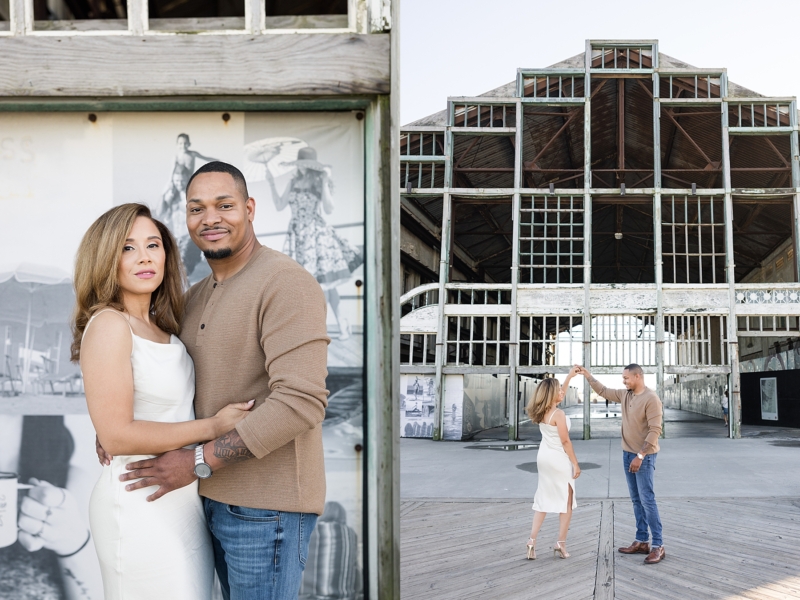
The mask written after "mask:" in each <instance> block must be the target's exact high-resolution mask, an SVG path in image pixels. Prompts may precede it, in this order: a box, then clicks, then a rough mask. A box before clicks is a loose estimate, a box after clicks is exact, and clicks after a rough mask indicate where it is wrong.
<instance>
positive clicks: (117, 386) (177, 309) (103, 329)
mask: <svg viewBox="0 0 800 600" xmlns="http://www.w3.org/2000/svg"><path fill="white" fill-rule="evenodd" d="M184 280H185V277H184V276H183V271H182V267H181V264H180V255H179V253H178V250H177V245H176V243H175V240H174V238H173V237H172V235H171V234H170V233H169V230H168V229H167V228H166V227H165V226H164V225H163V224H161V223H160V222H158V221H156V220H154V219H153V218H152V217H151V215H150V210H149V209H148V208H147V207H146V206H144V205H142V204H124V205H122V206H117V207H116V208H113V209H111V210H110V211H108V212H106V213H105V214H103V215H102V216H101V217H100V218H99V219H97V221H95V222H94V224H92V226H91V227H90V228H89V230H88V231H87V232H86V234H85V235H84V237H83V240H82V242H81V245H80V247H79V249H78V254H77V258H76V265H75V295H76V308H75V312H74V314H73V336H74V337H73V343H72V359H73V360H75V361H78V360H79V361H80V364H81V371H82V372H83V378H84V386H85V389H86V402H87V404H88V407H89V415H90V416H91V419H92V423H93V425H94V427H95V430H96V432H97V437H98V440H99V443H100V444H101V445H102V446H103V448H105V450H106V451H107V452H108V453H109V454H110V455H112V456H113V458H112V459H111V461H110V464H109V465H107V466H105V467H104V469H103V473H102V475H101V477H100V480H99V481H98V482H97V484H96V485H95V488H94V491H93V492H92V497H91V501H90V506H89V521H90V527H91V533H92V538H93V540H94V545H95V547H96V549H97V555H98V558H99V561H100V570H101V573H102V578H103V589H104V593H105V598H106V599H107V600H111V599H113V600H118V599H126V600H148V599H151V598H170V600H178V599H186V600H208V599H210V598H211V590H212V584H213V576H214V559H213V553H212V548H211V543H210V538H209V534H208V529H207V526H206V520H205V514H204V512H203V509H202V504H201V500H200V496H199V495H198V493H197V482H195V483H194V484H193V485H189V486H187V487H184V488H182V489H180V490H176V491H174V492H172V493H170V494H168V495H167V496H165V497H164V498H163V499H161V500H160V501H159V502H157V503H154V502H148V501H147V496H148V495H149V494H152V493H153V492H154V491H155V488H154V487H150V488H143V489H139V490H136V491H132V492H129V491H126V489H125V484H123V483H122V482H121V481H120V480H119V476H120V475H121V474H122V473H124V472H125V465H126V464H127V463H130V462H134V461H137V460H141V459H144V458H151V457H152V456H153V455H156V454H161V453H163V452H166V451H168V450H174V449H176V448H181V447H184V446H188V445H193V444H195V443H197V442H201V441H206V440H210V439H214V438H215V437H217V436H219V435H221V434H223V433H225V432H226V431H230V429H231V428H232V427H233V426H234V425H235V424H236V423H237V422H238V421H239V420H240V419H242V418H243V417H244V416H245V415H246V411H247V410H249V408H250V407H251V406H252V404H251V403H250V402H242V403H238V404H231V405H229V406H228V407H226V408H224V409H222V410H221V411H220V412H219V413H217V415H216V416H214V417H211V418H209V419H198V420H195V419H194V409H193V406H192V403H193V399H194V364H193V363H192V359H191V358H190V357H189V355H188V353H187V352H186V348H185V347H184V346H183V344H182V343H181V341H180V340H179V339H178V337H177V334H178V333H179V332H180V322H181V318H182V316H183V294H182V292H183V282H184Z"/></svg>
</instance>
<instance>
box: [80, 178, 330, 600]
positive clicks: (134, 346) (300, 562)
mask: <svg viewBox="0 0 800 600" xmlns="http://www.w3.org/2000/svg"><path fill="white" fill-rule="evenodd" d="M186 191H187V195H186V204H187V208H186V225H187V228H188V230H189V235H190V236H191V238H192V240H193V241H194V243H195V244H196V245H197V246H198V247H199V248H200V249H201V250H202V251H203V253H204V254H205V256H206V258H207V259H208V264H209V266H210V267H211V270H212V274H211V275H210V276H209V277H207V278H206V279H204V280H202V281H200V282H199V283H197V284H196V285H194V286H193V287H191V288H190V289H189V291H188V292H186V294H185V295H184V293H183V290H184V283H185V276H184V274H183V273H184V271H183V267H182V265H181V262H180V251H179V249H178V246H177V244H176V242H175V239H174V238H173V236H172V235H171V233H170V232H169V230H168V229H167V228H166V227H165V226H164V225H163V224H162V223H160V222H158V221H157V220H155V219H153V217H152V216H151V214H150V211H149V209H148V208H147V207H146V206H144V205H141V204H125V205H122V206H118V207H116V208H113V209H111V210H110V211H108V212H106V213H105V214H104V215H102V216H101V217H100V218H99V219H98V220H97V221H95V223H94V224H93V225H92V226H91V227H90V228H89V230H88V231H87V233H86V234H85V236H84V238H83V241H82V242H81V245H80V248H79V250H78V255H77V259H76V269H75V291H76V299H77V307H76V310H75V313H74V316H73V333H74V339H73V344H72V358H73V360H76V361H80V365H81V370H82V372H83V377H84V385H85V390H86V401H87V403H88V407H89V414H90V416H91V419H92V423H93V424H94V427H95V430H96V432H97V438H98V455H99V457H100V458H101V462H102V463H103V464H104V469H103V473H102V475H101V477H100V480H99V481H98V482H97V484H96V486H95V488H94V491H93V492H92V498H91V504H90V511H89V514H90V523H91V535H90V536H89V534H88V533H87V543H88V541H89V538H90V537H91V538H93V542H94V544H95V547H96V549H97V555H98V558H99V561H100V567H101V573H102V577H103V587H104V591H105V597H106V599H126V600H127V599H131V600H146V599H150V598H170V599H186V600H208V599H210V598H211V594H212V587H213V577H214V571H215V570H216V572H217V574H218V577H219V580H220V583H221V587H222V594H223V596H224V597H225V598H226V600H229V599H233V600H251V599H252V600H256V599H258V600H261V599H265V600H266V599H270V600H288V599H295V598H297V595H298V591H299V589H300V583H301V579H302V573H303V568H304V564H305V559H306V556H307V552H308V542H309V538H310V536H311V532H312V531H313V529H314V527H315V524H316V521H317V516H318V515H320V514H321V513H322V511H323V508H324V502H325V470H324V464H323V452H322V430H321V424H322V421H323V419H324V417H325V408H326V405H327V395H328V392H327V390H326V388H325V378H326V376H327V370H326V361H327V345H328V343H329V339H328V337H327V334H326V324H325V320H326V319H325V313H326V301H325V297H324V294H323V291H322V289H321V288H320V286H319V284H318V283H317V281H316V279H315V278H314V277H313V276H312V275H311V274H310V273H309V272H308V271H306V270H305V269H304V268H303V267H301V266H300V265H299V264H298V263H296V262H295V261H294V260H292V259H290V258H288V257H286V256H284V255H283V254H281V253H279V252H276V251H273V250H270V249H268V248H266V247H264V246H261V245H260V244H259V243H258V241H257V239H256V236H255V233H254V230H253V218H254V216H255V200H253V198H251V197H250V196H249V194H248V191H247V185H246V183H245V180H244V177H243V176H242V173H241V172H240V171H239V170H238V169H236V168H235V167H233V166H231V165H228V164H226V163H222V162H211V163H208V164H206V165H204V166H203V167H201V168H200V169H198V170H197V171H196V172H195V173H194V175H192V178H191V179H190V180H189V182H188V185H187V188H186Z"/></svg>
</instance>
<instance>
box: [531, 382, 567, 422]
mask: <svg viewBox="0 0 800 600" xmlns="http://www.w3.org/2000/svg"><path fill="white" fill-rule="evenodd" d="M560 389H561V384H560V383H559V382H558V379H555V378H554V377H548V378H547V379H543V380H542V382H541V383H540V384H539V385H537V386H536V389H535V390H533V394H532V395H531V399H530V401H529V402H528V405H527V406H526V407H525V410H526V411H527V413H528V416H529V417H530V418H531V421H533V422H534V423H541V422H542V420H543V419H544V416H545V414H547V411H548V409H549V408H550V407H551V406H552V404H553V402H554V401H555V399H556V398H558V391H559V390H560Z"/></svg>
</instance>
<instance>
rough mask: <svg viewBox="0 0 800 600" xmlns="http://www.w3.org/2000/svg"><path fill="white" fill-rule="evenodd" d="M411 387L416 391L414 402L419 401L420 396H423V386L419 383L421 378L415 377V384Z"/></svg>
mask: <svg viewBox="0 0 800 600" xmlns="http://www.w3.org/2000/svg"><path fill="white" fill-rule="evenodd" d="M411 385H412V386H413V389H414V400H419V396H420V394H422V384H421V383H420V381H419V377H414V383H412V384H411Z"/></svg>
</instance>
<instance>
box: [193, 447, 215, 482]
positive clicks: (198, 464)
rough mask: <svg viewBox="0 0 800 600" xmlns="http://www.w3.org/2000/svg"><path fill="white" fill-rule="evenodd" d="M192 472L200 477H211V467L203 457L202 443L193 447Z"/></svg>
mask: <svg viewBox="0 0 800 600" xmlns="http://www.w3.org/2000/svg"><path fill="white" fill-rule="evenodd" d="M194 474H195V475H197V476H198V477H199V478H200V479H208V478H209V477H211V467H210V466H209V465H208V463H207V462H206V461H205V458H204V457H203V444H198V445H197V447H196V448H195V449H194Z"/></svg>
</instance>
